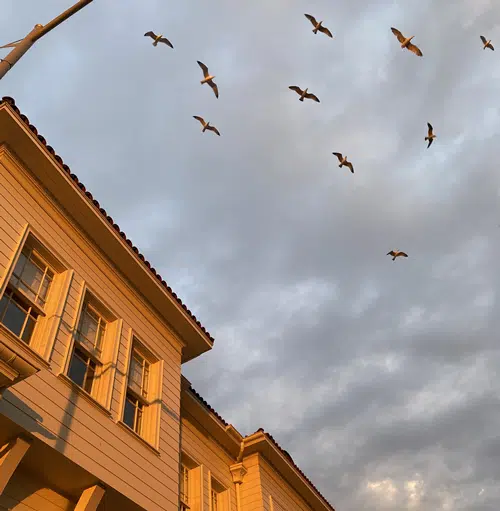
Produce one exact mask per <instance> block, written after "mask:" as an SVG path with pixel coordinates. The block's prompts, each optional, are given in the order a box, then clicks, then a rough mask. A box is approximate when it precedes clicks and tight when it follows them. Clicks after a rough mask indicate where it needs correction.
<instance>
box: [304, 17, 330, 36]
mask: <svg viewBox="0 0 500 511" xmlns="http://www.w3.org/2000/svg"><path fill="white" fill-rule="evenodd" d="M304 16H305V17H306V18H307V19H308V20H309V21H310V22H311V23H312V24H313V26H314V28H313V32H314V33H315V34H317V33H318V30H319V31H320V32H323V34H326V35H327V36H328V37H332V38H333V35H332V33H331V32H330V31H329V30H328V29H327V28H326V27H323V26H322V23H323V22H322V21H320V22H319V23H318V22H317V21H316V18H315V17H314V16H311V15H310V14H304Z"/></svg>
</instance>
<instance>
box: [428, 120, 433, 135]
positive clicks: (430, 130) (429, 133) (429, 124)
mask: <svg viewBox="0 0 500 511" xmlns="http://www.w3.org/2000/svg"><path fill="white" fill-rule="evenodd" d="M427 126H428V127H429V132H428V135H429V137H430V136H431V135H432V124H431V123H430V122H428V123H427Z"/></svg>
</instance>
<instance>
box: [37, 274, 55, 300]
mask: <svg viewBox="0 0 500 511" xmlns="http://www.w3.org/2000/svg"><path fill="white" fill-rule="evenodd" d="M51 282H52V279H51V278H50V277H49V276H48V275H45V278H44V279H43V283H42V287H41V288H40V292H39V294H38V298H39V301H40V302H41V303H42V305H43V304H44V303H45V299H46V298H47V294H48V293H49V287H50V284H51Z"/></svg>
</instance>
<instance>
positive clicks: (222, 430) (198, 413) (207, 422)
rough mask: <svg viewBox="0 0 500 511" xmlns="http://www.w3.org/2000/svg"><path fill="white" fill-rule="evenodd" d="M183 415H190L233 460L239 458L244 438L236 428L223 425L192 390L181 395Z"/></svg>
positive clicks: (187, 390)
mask: <svg viewBox="0 0 500 511" xmlns="http://www.w3.org/2000/svg"><path fill="white" fill-rule="evenodd" d="M181 413H182V415H185V414H188V415H190V416H191V417H192V418H193V419H195V420H196V422H198V423H199V425H200V426H201V427H202V428H203V429H204V430H205V431H206V432H207V433H208V434H209V435H210V436H211V437H213V439H214V440H216V441H217V443H218V444H219V445H221V446H222V447H224V448H225V449H226V451H227V452H228V453H229V454H230V455H231V456H232V457H233V458H235V459H236V458H237V457H238V454H239V452H240V446H241V441H242V440H243V437H242V436H241V435H240V434H239V433H238V431H237V430H236V429H235V428H234V426H232V425H231V424H229V425H225V424H223V423H222V422H221V421H220V420H219V419H218V418H217V417H216V416H215V415H214V414H212V413H210V411H209V410H207V409H206V407H205V406H204V405H203V404H202V403H200V401H199V400H198V398H197V397H196V396H195V395H194V394H193V393H192V392H191V391H190V389H186V390H184V391H183V392H182V394H181Z"/></svg>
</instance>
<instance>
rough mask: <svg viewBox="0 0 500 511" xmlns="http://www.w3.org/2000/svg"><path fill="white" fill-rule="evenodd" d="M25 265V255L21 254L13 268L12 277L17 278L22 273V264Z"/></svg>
mask: <svg viewBox="0 0 500 511" xmlns="http://www.w3.org/2000/svg"><path fill="white" fill-rule="evenodd" d="M25 263H26V255H25V254H24V253H23V252H21V255H20V256H19V259H18V260H17V263H16V267H15V268H14V275H16V276H17V277H19V276H20V275H21V273H22V272H23V267H24V264H25Z"/></svg>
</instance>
